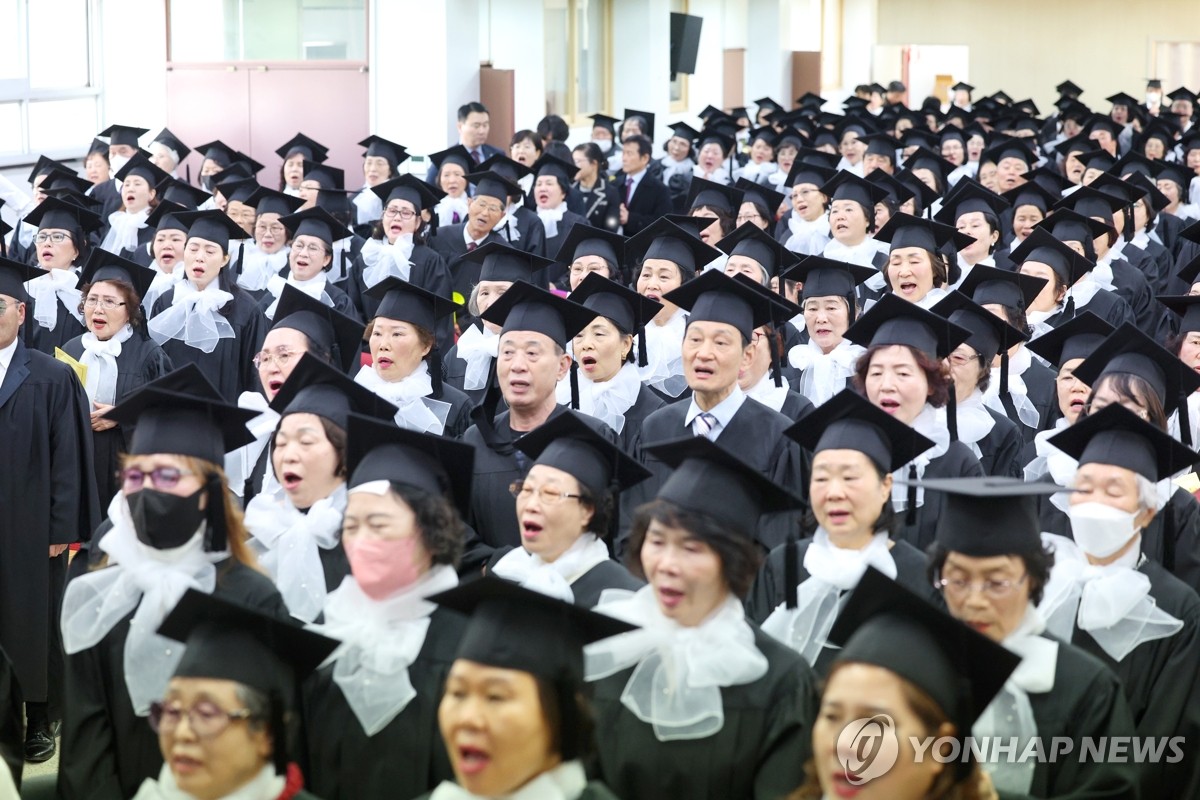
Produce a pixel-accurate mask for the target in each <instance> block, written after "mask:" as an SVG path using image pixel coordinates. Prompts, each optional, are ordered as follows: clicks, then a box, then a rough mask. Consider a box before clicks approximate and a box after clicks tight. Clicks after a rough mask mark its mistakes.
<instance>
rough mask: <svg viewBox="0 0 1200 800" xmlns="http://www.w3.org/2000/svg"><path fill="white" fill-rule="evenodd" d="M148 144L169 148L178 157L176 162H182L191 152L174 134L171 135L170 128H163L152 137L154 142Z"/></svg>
mask: <svg viewBox="0 0 1200 800" xmlns="http://www.w3.org/2000/svg"><path fill="white" fill-rule="evenodd" d="M150 144H161V145H163V146H164V147H168V148H170V149H171V150H172V151H174V153H175V155H177V156H178V158H177V159H176V161H183V160H184V159H185V158H187V157H188V154H189V153H191V152H192V148H190V147H188V146H187V145H186V144H184V143H183V141H182V140H180V138H179V137H178V136H176V135H175V134H173V133H171V129H170V128H163V129H162V130H161V131H159V132H158V133H156V134H155V135H154V140H153V141H151V142H150Z"/></svg>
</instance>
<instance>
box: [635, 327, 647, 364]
mask: <svg viewBox="0 0 1200 800" xmlns="http://www.w3.org/2000/svg"><path fill="white" fill-rule="evenodd" d="M649 324H650V323H649V322H647V323H646V325H649ZM637 363H638V366H639V367H645V366H648V365H649V364H650V356H649V355H647V354H646V326H645V325H643V326H642V327H641V329H640V330H639V331H638V355H637Z"/></svg>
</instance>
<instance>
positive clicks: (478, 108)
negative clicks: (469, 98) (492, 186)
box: [425, 102, 504, 185]
mask: <svg viewBox="0 0 1200 800" xmlns="http://www.w3.org/2000/svg"><path fill="white" fill-rule="evenodd" d="M491 124H492V123H491V115H489V114H488V110H487V106H485V105H484V104H483V103H480V102H471V103H467V104H466V105H462V106H459V107H458V123H457V127H458V142H457V143H458V144H461V145H462V146H463V147H465V148H467V152H468V153H470V154H471V160H472V161H473V162H474V163H475V166H476V167H478V166H479V165H480V164H482V163H483V162H485V161H487V160H488V159H489V158H491V157H492V156H497V155H503V154H504V151H503V150H501V149H500V148H498V147H493V146H492V145H490V144H488V143H487V138H488V132H489V131H490V130H491ZM435 178H437V166H436V165H435V164H430V165H429V172H428V173H427V174H426V175H425V180H426V181H427V182H428V183H435ZM435 185H436V184H435Z"/></svg>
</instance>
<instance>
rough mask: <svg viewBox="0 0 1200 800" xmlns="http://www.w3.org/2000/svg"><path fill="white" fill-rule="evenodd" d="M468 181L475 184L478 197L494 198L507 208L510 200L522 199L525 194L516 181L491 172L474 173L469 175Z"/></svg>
mask: <svg viewBox="0 0 1200 800" xmlns="http://www.w3.org/2000/svg"><path fill="white" fill-rule="evenodd" d="M467 180H468V181H470V182H471V183H472V184H474V186H475V196H476V197H494V198H495V199H497V200H499V201H500V203H501V204H502V205H504V206H506V207H507V206H508V198H510V197H520V196H521V195H522V194H524V193H525V192H524V190H523V189H521V187H520V186H518V185H517V184H516V182H515V181H513V180H510V179H509V178H508V177H506V176H504V175H501V174H500V173H499V172H493V171H491V170H485V171H482V172H473V173H471V174H469V175H467Z"/></svg>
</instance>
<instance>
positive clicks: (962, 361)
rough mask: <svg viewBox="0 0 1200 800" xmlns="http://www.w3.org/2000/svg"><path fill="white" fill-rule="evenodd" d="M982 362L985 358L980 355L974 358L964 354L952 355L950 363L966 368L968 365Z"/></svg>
mask: <svg viewBox="0 0 1200 800" xmlns="http://www.w3.org/2000/svg"><path fill="white" fill-rule="evenodd" d="M982 360H983V357H982V356H980V355H979V354H975V355H973V356H969V355H966V354H964V353H951V354H950V363H951V364H952V365H953V366H955V367H965V366H966V365H967V364H970V363H971V362H972V361H982Z"/></svg>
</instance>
